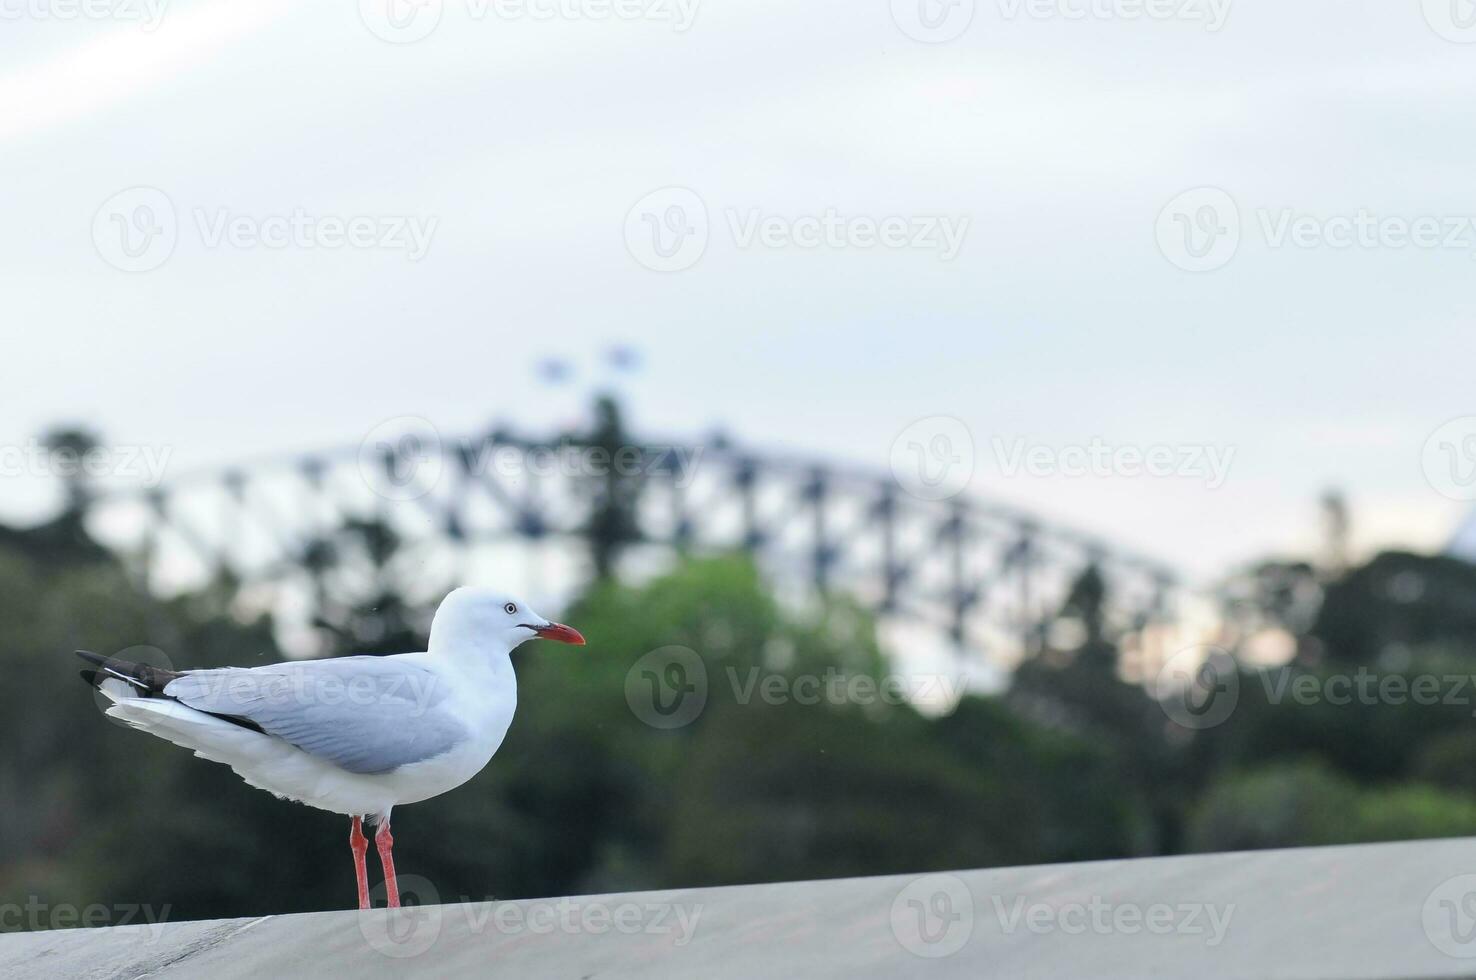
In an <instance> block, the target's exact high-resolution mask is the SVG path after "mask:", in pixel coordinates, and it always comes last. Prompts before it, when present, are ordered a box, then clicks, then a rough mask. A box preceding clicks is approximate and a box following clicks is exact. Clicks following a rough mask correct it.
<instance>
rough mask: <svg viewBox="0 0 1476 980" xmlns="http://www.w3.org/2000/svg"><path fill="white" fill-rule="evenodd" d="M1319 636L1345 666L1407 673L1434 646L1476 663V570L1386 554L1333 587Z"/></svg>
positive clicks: (1452, 561)
mask: <svg viewBox="0 0 1476 980" xmlns="http://www.w3.org/2000/svg"><path fill="white" fill-rule="evenodd" d="M1311 634H1312V636H1314V637H1315V638H1316V639H1317V640H1318V641H1320V642H1321V644H1322V645H1323V646H1324V647H1325V648H1326V651H1327V657H1328V658H1329V660H1331V661H1335V662H1337V663H1342V664H1366V665H1369V666H1379V667H1384V668H1393V669H1399V668H1401V667H1403V666H1404V665H1405V664H1406V663H1408V662H1409V659H1410V657H1411V655H1412V654H1413V653H1414V652H1415V651H1416V649H1417V648H1419V647H1432V646H1446V647H1449V648H1452V649H1455V650H1459V651H1460V653H1461V655H1462V656H1463V657H1465V658H1467V659H1472V658H1476V565H1471V564H1469V563H1467V562H1464V561H1461V560H1460V559H1457V558H1448V557H1445V556H1442V555H1435V556H1426V555H1415V554H1410V553H1408V552H1402V551H1389V552H1385V553H1383V554H1381V555H1378V556H1377V557H1375V558H1374V559H1373V560H1372V561H1370V562H1369V563H1368V564H1366V565H1364V566H1362V567H1361V568H1357V569H1355V570H1353V571H1351V572H1349V573H1348V574H1347V575H1345V576H1344V577H1343V578H1342V579H1341V580H1340V581H1338V582H1336V583H1334V584H1333V585H1331V586H1329V587H1328V590H1327V598H1326V599H1325V600H1324V602H1323V603H1322V609H1321V612H1320V614H1319V615H1318V616H1317V620H1316V622H1315V623H1314V624H1313V625H1312V628H1311Z"/></svg>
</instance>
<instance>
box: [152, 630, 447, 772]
mask: <svg viewBox="0 0 1476 980" xmlns="http://www.w3.org/2000/svg"><path fill="white" fill-rule="evenodd" d="M450 693H451V692H450V690H449V689H448V686H447V684H446V682H445V681H444V680H443V679H442V678H441V677H440V676H439V675H437V674H435V673H433V672H432V671H430V670H427V669H426V668H424V667H421V666H419V665H416V664H409V663H406V662H404V661H402V660H399V659H397V658H389V657H339V658H336V659H332V660H307V661H303V662H301V663H289V664H274V665H273V666H270V667H252V668H239V667H228V668H226V669H224V670H197V671H190V672H189V673H187V674H185V675H184V676H182V677H180V678H178V679H176V680H173V681H171V682H170V683H169V684H168V686H166V687H165V688H164V694H165V696H166V697H170V698H174V699H175V700H176V701H179V702H181V703H183V704H186V705H188V706H189V707H191V708H194V709H196V710H198V711H205V712H209V713H210V714H213V715H220V716H222V717H226V718H231V719H237V720H240V721H243V722H247V723H250V724H251V725H254V726H256V727H258V728H260V729H261V730H262V731H263V732H265V733H266V734H268V735H274V736H276V737H277V738H280V739H282V740H283V741H286V742H290V743H292V744H293V745H295V746H297V747H298V748H300V749H302V750H303V751H304V752H307V753H310V754H311V755H315V756H317V757H318V758H320V759H324V760H326V761H328V762H331V763H333V764H334V765H336V766H338V767H340V768H342V769H345V770H347V771H349V772H352V773H359V774H363V775H372V774H378V773H386V772H391V771H393V770H395V769H398V768H400V767H401V766H407V765H410V764H411V763H413V762H423V761H425V760H426V759H432V758H435V757H436V756H438V755H443V754H445V753H446V752H449V751H451V750H452V749H453V748H455V747H456V746H457V745H458V744H459V743H461V742H462V741H464V740H465V739H466V738H467V737H468V736H469V733H468V732H467V730H466V727H465V726H464V725H462V724H461V722H459V721H458V720H457V719H456V718H455V716H454V715H453V714H452V713H451V712H450V711H448V710H447V705H446V702H447V699H448V698H449V697H450Z"/></svg>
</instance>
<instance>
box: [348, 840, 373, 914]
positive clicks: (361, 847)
mask: <svg viewBox="0 0 1476 980" xmlns="http://www.w3.org/2000/svg"><path fill="white" fill-rule="evenodd" d="M349 848H350V849H351V850H352V851H353V852H354V878H355V879H357V880H358V882H359V908H361V909H367V908H368V907H369V869H367V868H366V867H364V855H366V854H368V853H369V838H367V837H365V836H364V827H363V823H362V822H361V821H360V820H359V818H358V817H355V818H354V822H353V823H351V824H350V825H349Z"/></svg>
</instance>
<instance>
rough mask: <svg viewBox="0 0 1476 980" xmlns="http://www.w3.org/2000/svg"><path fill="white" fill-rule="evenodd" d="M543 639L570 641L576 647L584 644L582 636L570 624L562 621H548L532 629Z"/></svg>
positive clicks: (561, 641)
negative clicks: (539, 627) (566, 624)
mask: <svg viewBox="0 0 1476 980" xmlns="http://www.w3.org/2000/svg"><path fill="white" fill-rule="evenodd" d="M533 632H534V633H537V634H538V635H539V636H540V637H542V638H543V639H545V640H558V641H559V642H560V643H572V644H574V645H575V646H577V647H582V646H584V637H583V636H581V635H580V634H579V631H578V630H577V629H575V628H574V627H572V626H565V625H564V624H563V623H549V624H548V625H547V626H544V627H542V628H541V629H535V630H534V631H533Z"/></svg>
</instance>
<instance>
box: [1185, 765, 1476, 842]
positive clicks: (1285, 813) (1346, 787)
mask: <svg viewBox="0 0 1476 980" xmlns="http://www.w3.org/2000/svg"><path fill="white" fill-rule="evenodd" d="M1473 827H1476V796H1473V795H1470V794H1458V793H1450V792H1446V791H1443V790H1440V789H1438V788H1436V787H1433V786H1425V785H1419V784H1407V785H1396V786H1369V787H1363V786H1359V785H1358V784H1357V783H1355V782H1353V781H1352V780H1351V779H1348V778H1347V777H1345V776H1342V775H1339V774H1337V773H1336V772H1334V771H1332V770H1331V769H1330V768H1328V767H1327V766H1326V765H1324V764H1321V763H1318V762H1312V761H1308V762H1302V763H1291V764H1283V765H1277V766H1268V767H1265V768H1262V769H1258V770H1255V771H1253V772H1247V773H1236V774H1231V775H1229V776H1226V777H1225V778H1224V779H1222V780H1221V781H1220V782H1218V783H1216V784H1215V785H1214V786H1213V787H1211V789H1210V790H1209V791H1208V792H1207V793H1206V794H1205V797H1204V799H1203V800H1202V801H1201V803H1200V804H1199V806H1198V807H1197V809H1196V812H1195V814H1194V817H1193V819H1192V822H1191V829H1190V832H1189V843H1190V849H1191V850H1196V851H1230V850H1255V849H1259V848H1267V847H1301V846H1309V845H1322V844H1357V843H1364V842H1368V841H1389V840H1417V839H1422V838H1430V837H1458V836H1462V835H1466V834H1469V833H1470V832H1471V829H1472V828H1473Z"/></svg>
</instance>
